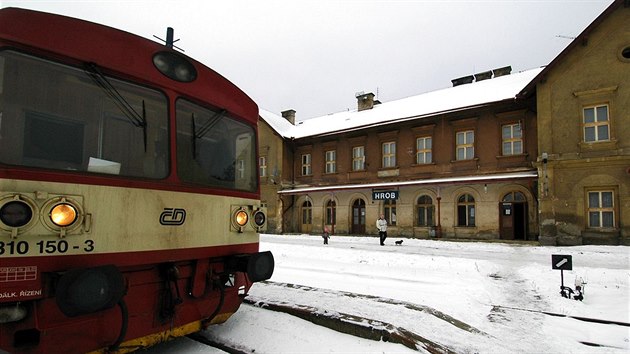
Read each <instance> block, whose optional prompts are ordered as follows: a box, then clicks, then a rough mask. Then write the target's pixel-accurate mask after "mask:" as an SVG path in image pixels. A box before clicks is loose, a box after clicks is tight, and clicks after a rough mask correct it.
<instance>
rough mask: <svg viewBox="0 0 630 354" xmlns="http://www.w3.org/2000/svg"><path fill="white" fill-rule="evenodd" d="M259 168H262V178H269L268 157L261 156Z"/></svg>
mask: <svg viewBox="0 0 630 354" xmlns="http://www.w3.org/2000/svg"><path fill="white" fill-rule="evenodd" d="M258 166H259V168H260V177H267V157H266V156H260V157H259V158H258Z"/></svg>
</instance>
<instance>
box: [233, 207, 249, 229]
mask: <svg viewBox="0 0 630 354" xmlns="http://www.w3.org/2000/svg"><path fill="white" fill-rule="evenodd" d="M247 219H249V216H247V212H245V210H239V211H237V212H236V214H234V221H236V225H238V226H241V227H243V226H245V225H246V224H247Z"/></svg>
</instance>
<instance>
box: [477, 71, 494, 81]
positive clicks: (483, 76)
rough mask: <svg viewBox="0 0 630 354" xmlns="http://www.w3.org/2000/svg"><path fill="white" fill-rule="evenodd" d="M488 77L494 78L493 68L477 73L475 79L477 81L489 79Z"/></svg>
mask: <svg viewBox="0 0 630 354" xmlns="http://www.w3.org/2000/svg"><path fill="white" fill-rule="evenodd" d="M488 79H492V70H488V71H484V72H481V73H476V74H475V81H476V82H479V81H483V80H488Z"/></svg>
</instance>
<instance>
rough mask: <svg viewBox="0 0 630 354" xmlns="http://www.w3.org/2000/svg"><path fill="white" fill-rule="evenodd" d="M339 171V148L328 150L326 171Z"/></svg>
mask: <svg viewBox="0 0 630 354" xmlns="http://www.w3.org/2000/svg"><path fill="white" fill-rule="evenodd" d="M336 172H337V150H328V151H326V173H336Z"/></svg>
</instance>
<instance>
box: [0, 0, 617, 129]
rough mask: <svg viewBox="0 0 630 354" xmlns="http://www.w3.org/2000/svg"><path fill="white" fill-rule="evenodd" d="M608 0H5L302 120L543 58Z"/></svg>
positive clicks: (548, 58) (5, 4)
mask: <svg viewBox="0 0 630 354" xmlns="http://www.w3.org/2000/svg"><path fill="white" fill-rule="evenodd" d="M611 3H612V0H588V1H579V0H562V1H545V0H540V1H534V0H529V1H517V0H494V1H454V0H451V1H428V0H424V1H420V0H407V1H403V0H399V1H384V0H382V1H375V0H363V1H349V0H346V1H332V0H318V1H310V0H299V1H297V0H294V1H288V0H285V1H279V0H278V1H264V0H258V1H222V2H218V1H201V0H200V1H190V0H186V1H165V0H162V1H160V0H157V1H156V0H150V1H148V0H132V1H120V0H109V1H87V0H83V1H81V0H65V1H57V0H38V1H27V0H19V1H11V0H2V2H1V4H2V7H9V6H11V7H22V8H29V9H35V10H40V11H45V12H52V13H58V14H63V15H66V16H71V17H77V18H81V19H85V20H89V21H93V22H97V23H102V24H105V25H108V26H112V27H116V28H119V29H122V30H125V31H128V32H131V33H135V34H138V35H140V36H143V37H146V38H151V39H153V35H157V36H159V37H161V38H164V37H165V35H166V27H169V26H170V27H173V28H174V29H175V38H179V39H180V41H179V42H177V43H176V45H177V46H179V47H181V48H183V49H184V50H185V51H186V54H187V55H189V56H191V57H193V58H195V59H197V60H199V61H201V62H203V63H204V64H206V65H207V66H209V67H211V68H213V69H214V70H216V71H218V72H219V73H221V74H222V75H223V76H225V77H227V78H228V79H230V80H231V81H232V82H234V83H235V84H236V85H238V86H240V87H241V88H242V89H243V90H244V91H245V92H246V93H248V94H249V95H250V96H251V97H252V98H253V99H254V100H255V101H256V102H257V103H258V105H259V107H260V108H262V109H266V110H269V111H272V112H274V113H277V114H280V111H283V110H286V109H295V110H296V111H297V114H296V115H297V119H298V120H304V119H307V118H312V117H317V116H322V115H326V114H329V113H333V112H339V111H344V110H347V109H354V108H356V101H355V98H354V95H355V93H356V92H359V91H365V92H373V93H375V94H376V93H377V92H378V98H379V99H380V100H381V101H382V102H388V101H392V100H396V99H400V98H404V97H408V96H413V95H417V94H420V93H424V92H427V91H433V90H437V89H441V88H445V87H449V86H451V82H450V80H451V79H454V78H457V77H461V76H465V75H470V74H474V73H476V72H481V71H486V70H490V69H494V68H498V67H502V66H507V65H511V66H512V68H513V70H514V71H522V70H526V69H531V68H536V67H539V66H543V65H546V64H548V63H549V62H550V61H551V60H552V59H553V58H554V57H555V56H556V55H557V54H559V53H560V52H561V51H562V49H563V48H564V47H566V46H567V45H568V44H569V42H570V39H567V38H563V37H558V36H568V37H575V36H577V35H578V34H579V33H580V32H581V31H582V30H584V28H586V26H588V25H589V24H590V23H591V22H592V21H593V20H594V19H595V18H596V17H597V16H598V15H599V14H600V13H601V12H602V11H603V10H604V9H605V8H606V7H608V5H610V4H611Z"/></svg>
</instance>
